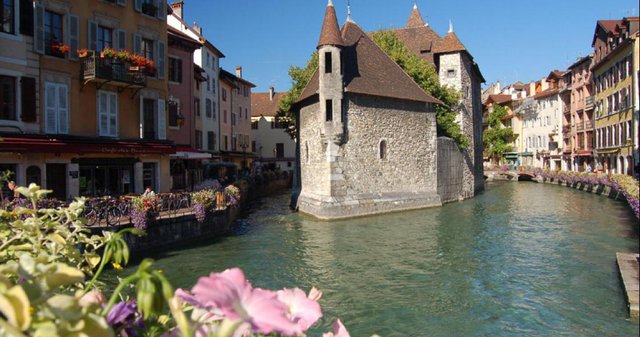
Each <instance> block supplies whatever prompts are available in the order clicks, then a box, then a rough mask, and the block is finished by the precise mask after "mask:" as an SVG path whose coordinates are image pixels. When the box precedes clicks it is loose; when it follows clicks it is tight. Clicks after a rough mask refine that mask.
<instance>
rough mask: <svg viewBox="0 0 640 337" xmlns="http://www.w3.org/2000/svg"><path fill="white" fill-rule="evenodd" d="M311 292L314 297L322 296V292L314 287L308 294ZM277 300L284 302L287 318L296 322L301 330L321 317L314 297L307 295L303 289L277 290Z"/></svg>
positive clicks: (304, 329)
mask: <svg viewBox="0 0 640 337" xmlns="http://www.w3.org/2000/svg"><path fill="white" fill-rule="evenodd" d="M314 290H315V291H314ZM312 293H313V297H314V298H316V297H317V298H319V297H320V296H322V293H320V292H319V291H318V290H317V289H315V288H313V289H312V291H311V292H309V296H311V295H312ZM278 300H279V301H280V302H282V303H284V304H286V306H287V308H288V309H289V310H288V311H289V318H290V319H291V320H292V321H294V322H296V323H297V324H298V325H299V326H300V328H301V329H302V330H303V331H307V330H308V329H309V327H311V326H312V325H313V324H314V323H315V322H316V321H318V319H320V317H322V311H321V310H320V304H318V302H316V301H315V300H314V299H311V298H310V297H307V295H306V294H305V293H304V291H302V290H300V289H298V288H295V289H283V290H280V291H278Z"/></svg>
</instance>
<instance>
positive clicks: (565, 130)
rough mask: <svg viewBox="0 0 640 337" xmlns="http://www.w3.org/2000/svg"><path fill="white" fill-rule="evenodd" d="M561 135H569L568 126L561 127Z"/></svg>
mask: <svg viewBox="0 0 640 337" xmlns="http://www.w3.org/2000/svg"><path fill="white" fill-rule="evenodd" d="M562 134H563V135H568V134H571V126H570V125H565V126H563V127H562Z"/></svg>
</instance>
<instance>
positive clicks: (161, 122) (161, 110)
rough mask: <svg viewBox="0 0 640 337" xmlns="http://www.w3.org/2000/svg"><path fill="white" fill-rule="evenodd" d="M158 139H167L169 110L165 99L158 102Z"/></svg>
mask: <svg viewBox="0 0 640 337" xmlns="http://www.w3.org/2000/svg"><path fill="white" fill-rule="evenodd" d="M158 139H160V140H165V139H167V110H166V108H165V102H164V100H163V99H159V100H158Z"/></svg>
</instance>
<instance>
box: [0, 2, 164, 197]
mask: <svg viewBox="0 0 640 337" xmlns="http://www.w3.org/2000/svg"><path fill="white" fill-rule="evenodd" d="M4 3H5V4H6V3H7V1H4ZM14 4H15V5H16V6H15V7H14V8H12V9H11V10H13V11H14V14H15V17H16V18H18V17H20V19H16V23H15V29H14V30H13V32H0V43H2V46H3V47H2V48H0V69H1V70H0V76H1V77H0V80H1V81H2V83H5V82H6V83H10V82H11V81H13V82H14V84H13V87H12V88H13V90H15V91H16V95H15V96H14V98H15V100H16V101H17V103H16V104H15V106H16V108H15V109H14V110H15V111H14V113H13V114H11V113H8V114H6V115H5V114H3V115H2V116H0V137H2V138H3V141H2V142H1V143H0V170H4V169H9V170H12V171H14V172H15V180H16V182H17V183H18V184H28V183H30V182H36V183H38V184H41V185H43V186H46V187H47V188H49V189H53V190H54V191H55V196H56V197H57V198H59V199H69V198H71V197H75V196H79V195H81V196H96V195H122V194H130V193H141V192H142V191H143V190H144V188H145V187H146V186H151V187H152V188H153V189H154V190H155V191H161V192H162V191H169V190H170V189H171V187H172V186H171V185H172V183H171V178H170V174H169V154H171V153H174V152H175V147H174V145H173V143H172V142H169V141H166V132H167V125H166V124H167V123H166V120H167V114H166V103H165V102H166V99H167V78H166V77H167V76H166V74H167V70H166V67H167V62H166V57H167V23H166V14H167V10H168V9H167V4H166V2H165V1H164V0H131V1H127V0H73V1H52V0H39V1H18V0H16V1H14ZM25 4H30V5H32V7H29V8H25V7H24V5H25ZM19 5H22V6H23V8H18V6H19ZM5 7H6V6H5ZM4 9H5V10H7V9H8V8H4ZM29 16H31V18H32V19H31V20H30V22H29V20H27V19H28V18H29ZM23 26H25V27H23ZM5 46H9V48H5ZM7 60H9V61H7ZM20 60H26V61H20ZM7 63H8V64H7ZM34 69H38V70H39V71H34ZM24 78H27V82H28V83H32V84H33V89H32V91H33V92H31V91H29V90H30V89H29V88H27V87H26V86H25V85H24ZM20 86H22V88H20ZM6 87H9V89H11V87H10V84H8V85H6ZM20 89H21V90H20ZM28 97H29V98H30V97H34V99H33V101H32V102H31V101H28V100H26V98H28ZM1 99H2V100H7V98H6V97H2V98H1ZM32 106H33V112H30V110H25V109H27V108H31V107H32ZM20 111H22V113H18V112H20ZM25 111H26V112H25Z"/></svg>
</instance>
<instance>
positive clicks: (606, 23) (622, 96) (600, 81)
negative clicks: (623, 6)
mask: <svg viewBox="0 0 640 337" xmlns="http://www.w3.org/2000/svg"><path fill="white" fill-rule="evenodd" d="M638 23H639V21H638V17H633V18H624V19H622V20H599V21H598V23H597V24H596V29H595V33H594V37H593V42H592V47H593V48H594V59H593V62H594V65H593V68H592V73H593V90H594V92H595V94H594V104H595V112H594V115H595V116H594V117H595V130H596V132H595V157H596V162H597V166H598V169H603V170H606V171H608V172H611V173H620V174H629V175H631V174H633V169H634V163H635V162H637V160H638V159H637V158H636V159H635V161H634V148H635V149H637V146H638V144H637V131H636V132H634V129H635V130H637V122H636V123H635V125H634V115H636V116H635V117H636V119H637V113H635V111H634V110H637V109H634V105H635V104H637V98H636V99H634V97H637V90H638V87H637V83H634V80H633V79H634V76H637V70H638V68H637V64H638V53H637V52H636V53H634V46H635V45H636V44H635V43H634V41H635V39H636V37H637V33H638ZM634 101H635V102H634ZM634 134H636V136H635V137H634ZM636 151H637V150H636ZM636 157H637V154H636Z"/></svg>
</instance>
